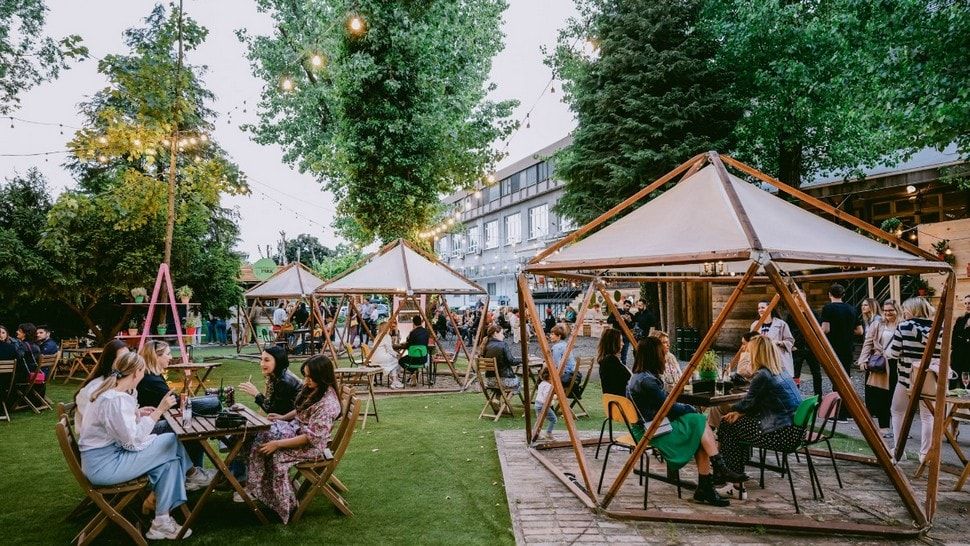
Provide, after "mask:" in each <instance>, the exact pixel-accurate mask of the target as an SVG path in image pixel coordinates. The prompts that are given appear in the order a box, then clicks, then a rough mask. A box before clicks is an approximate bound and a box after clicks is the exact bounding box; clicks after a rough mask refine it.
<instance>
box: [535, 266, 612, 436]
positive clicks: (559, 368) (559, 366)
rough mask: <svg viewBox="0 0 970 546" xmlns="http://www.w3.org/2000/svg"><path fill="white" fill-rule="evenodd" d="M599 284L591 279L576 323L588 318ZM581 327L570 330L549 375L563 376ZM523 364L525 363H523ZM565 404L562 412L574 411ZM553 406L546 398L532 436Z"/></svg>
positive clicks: (536, 434) (550, 400) (536, 432)
mask: <svg viewBox="0 0 970 546" xmlns="http://www.w3.org/2000/svg"><path fill="white" fill-rule="evenodd" d="M597 284H599V280H597V279H594V280H592V281H590V283H589V288H587V289H586V295H585V296H583V304H582V305H581V306H580V307H579V312H578V313H576V324H578V325H580V326H582V324H583V321H584V320H585V319H586V312H587V311H589V307H590V302H591V301H592V299H593V294H595V293H596V286H597ZM579 330H580V328H573V329H572V332H569V341H567V342H566V350H565V351H563V353H562V360H560V361H559V362H557V363H554V364H555V367H554V368H552V369H550V370H549V375H552V374H553V373H555V374H556V375H557V376H559V378H560V379H561V378H562V373H563V371H565V368H566V360H568V359H569V353H571V352H572V350H573V347H574V346H575V345H576V338H577V337H579ZM523 366H525V364H524V363H523ZM528 373H529V370H527V369H524V368H523V375H526V374H528ZM564 404H565V405H563V406H562V413H563V415H565V414H566V413H567V412H569V413H572V410H571V409H570V408H569V400H565V402H564ZM551 406H552V397H551V396H550V397H549V398H547V399H546V401H545V403H543V404H542V411H540V412H539V414H538V415H537V416H536V426H535V429H534V431H533V434H532V437H533V438H536V437H538V436H539V431H540V430H542V424H543V423H544V422H545V420H546V413H547V412H548V411H549V408H550V407H551ZM530 443H531V442H530Z"/></svg>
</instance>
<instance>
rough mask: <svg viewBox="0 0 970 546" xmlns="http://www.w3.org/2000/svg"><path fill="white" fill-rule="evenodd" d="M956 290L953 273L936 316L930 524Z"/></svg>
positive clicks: (928, 503)
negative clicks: (940, 338)
mask: <svg viewBox="0 0 970 546" xmlns="http://www.w3.org/2000/svg"><path fill="white" fill-rule="evenodd" d="M955 290H956V275H955V274H954V273H953V271H950V273H949V274H948V275H947V277H946V284H945V285H944V288H943V294H942V296H941V298H940V307H941V309H939V310H938V311H937V313H936V315H937V317H940V315H941V314H942V315H943V317H942V319H943V320H942V321H941V328H942V329H943V332H942V335H943V343H942V346H943V347H942V350H941V351H940V371H939V374H938V375H937V381H936V412H935V414H934V416H933V440H932V443H931V444H930V452H929V457H928V458H929V461H930V475H929V477H928V478H927V483H926V507H925V510H926V519H927V520H929V521H931V522H932V521H933V516H934V515H935V514H936V500H937V499H936V497H937V491H938V490H939V486H940V462H941V457H942V454H943V453H942V447H943V433H944V426H945V425H946V404H945V403H944V402H943V400H945V399H946V391H947V389H949V377H950V351H949V350H948V349H949V347H950V344H951V343H952V338H951V336H952V333H953V302H952V301H950V300H951V298H952V297H953V293H954V291H955ZM934 346H935V344H934ZM926 349H927V350H928V351H931V350H932V347H930V346H927V348H926ZM913 392H914V393H919V392H920V391H916V390H914V391H913ZM913 398H914V399H915V398H919V395H918V394H917V395H914V396H913ZM966 474H967V473H966V471H964V472H963V473H962V475H961V476H960V478H961V479H966V478H965V476H966Z"/></svg>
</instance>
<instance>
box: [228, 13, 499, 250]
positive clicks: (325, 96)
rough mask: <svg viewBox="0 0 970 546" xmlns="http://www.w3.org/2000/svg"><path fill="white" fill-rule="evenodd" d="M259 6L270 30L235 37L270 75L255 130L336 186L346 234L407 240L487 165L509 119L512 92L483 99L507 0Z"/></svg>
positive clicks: (363, 240) (362, 239)
mask: <svg viewBox="0 0 970 546" xmlns="http://www.w3.org/2000/svg"><path fill="white" fill-rule="evenodd" d="M258 3H259V6H260V8H261V9H263V10H265V11H267V12H269V13H270V14H271V16H272V17H273V20H274V22H275V29H276V31H275V33H274V35H272V36H251V35H249V34H247V33H246V32H245V31H240V32H239V36H240V39H241V40H243V41H244V42H245V43H246V45H247V46H248V48H249V58H250V60H251V61H252V65H253V70H254V73H255V74H256V76H257V77H259V78H261V79H263V80H265V81H266V83H267V85H266V87H265V88H264V92H263V96H262V100H261V102H260V105H259V110H260V122H259V124H257V125H256V126H253V127H250V128H249V129H251V130H252V131H253V133H254V135H255V140H256V141H257V142H260V143H264V144H269V143H275V144H279V145H281V146H283V148H284V149H285V156H284V157H285V159H286V161H288V162H290V163H292V164H296V165H298V166H299V168H300V170H301V171H305V172H310V173H313V174H314V175H316V176H317V177H318V178H319V179H320V180H321V181H322V182H323V183H324V184H325V185H326V187H327V189H328V190H330V191H332V192H333V193H334V195H335V196H336V198H337V201H338V216H339V217H340V218H338V220H340V221H338V222H336V223H335V225H336V226H337V227H338V228H339V229H341V232H342V233H344V234H345V235H346V236H348V237H350V238H352V240H354V241H355V242H357V243H358V244H361V245H363V244H367V243H370V242H371V241H372V240H373V239H374V238H377V239H380V240H383V241H388V240H391V239H395V238H398V237H411V238H413V236H414V235H416V232H417V231H419V230H420V229H422V228H423V227H425V226H426V225H427V224H428V223H430V222H431V220H432V219H433V217H434V215H435V213H436V212H437V210H438V208H439V206H440V205H439V198H438V196H439V195H441V194H443V193H449V192H451V191H454V190H455V189H457V188H460V187H468V186H471V185H473V184H474V183H476V182H477V181H480V180H481V178H482V177H483V176H484V175H485V173H486V172H488V171H490V170H491V168H492V166H493V165H494V163H495V161H496V160H497V154H496V152H495V151H494V150H492V149H491V143H492V142H493V141H495V140H497V139H499V138H501V137H503V136H505V135H507V134H509V132H510V131H511V130H512V128H513V127H514V123H513V122H511V121H509V120H508V117H509V115H510V114H511V110H512V108H513V107H514V106H515V103H514V102H513V101H503V102H491V101H488V100H486V94H487V92H488V91H489V88H488V87H487V86H486V80H487V78H488V73H489V69H490V66H491V58H492V57H493V56H494V55H495V54H496V53H497V52H498V51H499V50H500V49H501V43H502V40H501V38H502V35H501V31H500V22H501V14H502V11H503V10H504V8H505V6H506V3H505V1H504V0H439V1H436V2H385V1H382V0H360V1H358V2H355V3H354V9H355V10H356V11H354V12H348V11H346V10H347V4H346V2H343V1H338V0H313V1H308V2H288V1H283V0H259V2H258ZM354 17H359V19H354ZM352 21H359V22H360V23H361V29H360V31H355V30H353V29H352V28H351V22H352Z"/></svg>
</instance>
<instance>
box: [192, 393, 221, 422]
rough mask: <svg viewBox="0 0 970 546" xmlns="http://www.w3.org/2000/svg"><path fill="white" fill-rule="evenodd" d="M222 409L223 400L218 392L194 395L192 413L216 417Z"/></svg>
mask: <svg viewBox="0 0 970 546" xmlns="http://www.w3.org/2000/svg"><path fill="white" fill-rule="evenodd" d="M221 411H222V402H221V401H220V400H219V395H217V394H207V395H205V396H193V397H192V414H193V415H197V416H199V417H216V416H218V415H219V413H220V412H221Z"/></svg>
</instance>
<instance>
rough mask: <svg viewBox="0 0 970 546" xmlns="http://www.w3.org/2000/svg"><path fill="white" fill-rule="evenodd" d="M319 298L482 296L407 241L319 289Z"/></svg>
mask: <svg viewBox="0 0 970 546" xmlns="http://www.w3.org/2000/svg"><path fill="white" fill-rule="evenodd" d="M316 293H317V294H319V295H330V296H333V295H338V294H393V295H400V296H406V295H407V296H409V295H415V294H481V295H485V294H486V293H487V292H486V290H485V289H484V288H482V287H481V286H480V285H478V284H476V283H475V282H472V281H471V280H469V279H468V278H467V277H465V276H463V275H462V274H460V273H458V272H457V271H455V270H454V269H452V268H451V267H448V265H447V264H445V263H444V262H442V261H441V260H439V259H438V258H437V257H436V256H433V255H431V254H428V253H427V252H425V251H424V250H422V249H420V248H418V247H416V246H414V245H413V244H411V243H410V242H408V241H406V240H404V239H398V240H396V241H393V242H391V243H388V244H386V245H384V246H383V247H382V248H381V249H380V250H378V251H377V252H375V253H373V254H371V255H369V256H366V257H364V258H363V259H362V260H360V261H359V262H357V263H356V264H355V265H354V266H353V267H352V268H350V269H349V270H348V271H347V272H345V273H343V274H342V275H339V276H337V277H335V278H333V279H331V280H329V281H327V282H326V283H324V284H323V285H322V286H320V287H319V288H317V290H316Z"/></svg>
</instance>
